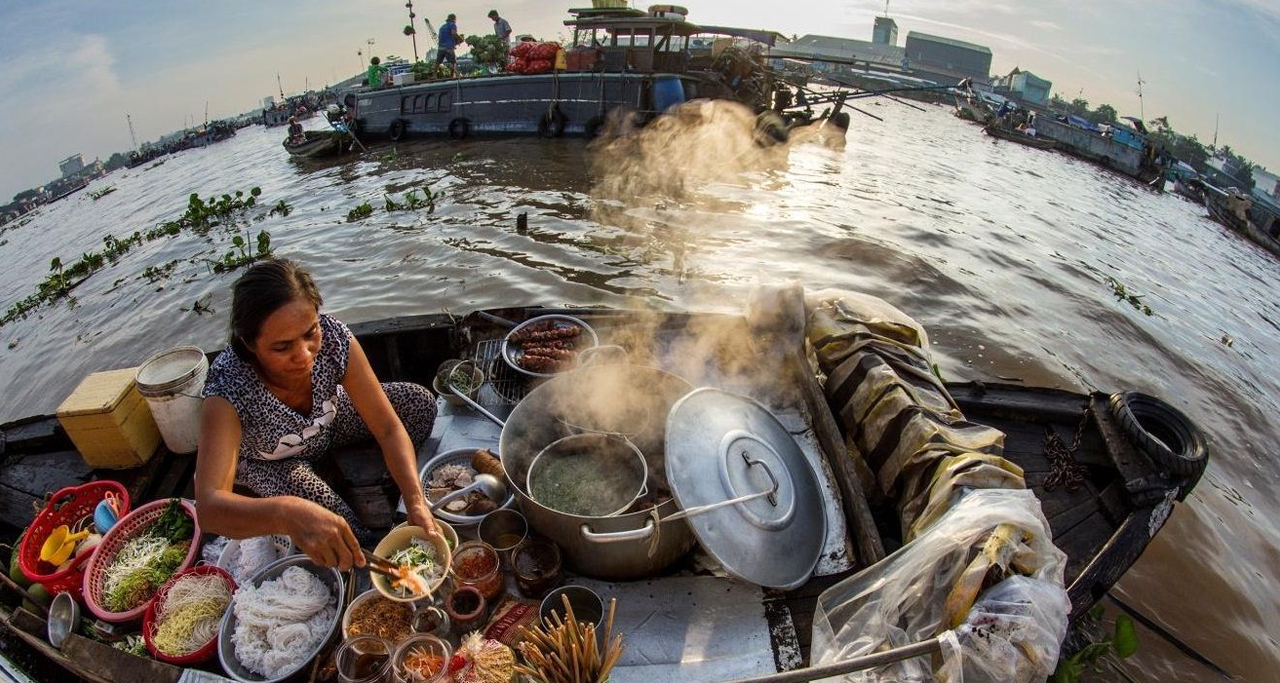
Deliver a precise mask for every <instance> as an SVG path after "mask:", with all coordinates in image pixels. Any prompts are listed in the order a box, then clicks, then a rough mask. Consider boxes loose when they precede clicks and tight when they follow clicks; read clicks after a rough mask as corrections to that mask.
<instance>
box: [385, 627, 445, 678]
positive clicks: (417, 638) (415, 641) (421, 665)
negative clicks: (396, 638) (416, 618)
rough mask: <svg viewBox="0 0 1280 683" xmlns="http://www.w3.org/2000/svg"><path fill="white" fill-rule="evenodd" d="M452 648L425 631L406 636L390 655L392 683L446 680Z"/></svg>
mask: <svg viewBox="0 0 1280 683" xmlns="http://www.w3.org/2000/svg"><path fill="white" fill-rule="evenodd" d="M452 657H453V648H451V647H449V644H448V643H446V642H445V641H443V640H441V639H439V638H437V637H435V636H432V635H427V634H425V633H419V634H417V635H414V636H409V638H408V640H405V641H404V642H403V643H400V647H398V648H396V652H395V654H394V655H392V656H391V674H392V678H391V680H393V681H395V683H444V682H445V681H448V680H449V660H450V659H451V658H452Z"/></svg>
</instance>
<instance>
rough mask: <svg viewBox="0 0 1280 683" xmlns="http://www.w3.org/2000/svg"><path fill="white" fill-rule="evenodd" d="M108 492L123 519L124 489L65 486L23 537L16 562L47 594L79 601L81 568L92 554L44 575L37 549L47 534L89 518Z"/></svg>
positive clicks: (102, 483)
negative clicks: (65, 595)
mask: <svg viewBox="0 0 1280 683" xmlns="http://www.w3.org/2000/svg"><path fill="white" fill-rule="evenodd" d="M108 492H112V493H115V494H117V495H119V496H120V502H121V506H122V509H121V511H120V515H121V516H122V517H123V516H124V515H125V514H126V513H127V512H128V511H129V492H128V491H127V490H126V489H125V487H124V486H122V485H120V484H119V483H118V482H114V481H108V480H102V481H91V482H89V483H87V484H81V485H79V486H68V487H67V488H64V489H61V490H59V491H58V492H57V493H55V494H53V496H52V497H51V498H49V502H48V503H47V504H46V505H45V506H44V509H43V510H41V511H40V514H38V515H36V518H35V521H33V522H32V523H31V527H30V528H28V529H27V533H26V535H25V536H23V537H22V546H21V547H20V548H19V549H18V563H19V565H21V566H22V573H23V574H26V575H27V577H28V578H30V579H31V580H32V581H33V582H35V583H38V584H40V585H42V586H44V589H45V590H47V591H49V594H50V595H55V594H57V593H70V594H71V597H73V598H75V599H76V600H77V601H82V600H83V598H82V596H81V586H82V584H83V579H84V569H85V565H86V564H87V563H88V561H89V559H90V556H91V554H85V555H83V556H81V557H79V558H77V559H75V560H74V561H72V563H71V565H70V566H68V567H67V568H66V569H63V570H62V571H55V572H53V573H52V574H44V573H41V572H40V548H41V547H43V546H44V542H45V540H46V539H48V538H49V534H52V533H53V530H54V529H56V528H58V527H59V526H62V525H63V524H65V525H67V526H74V525H75V524H76V523H77V522H79V521H80V520H82V519H84V518H85V517H89V518H92V517H93V511H94V509H95V508H97V507H98V503H100V502H102V501H103V499H105V498H106V497H107V493H108ZM46 566H48V565H47V564H46Z"/></svg>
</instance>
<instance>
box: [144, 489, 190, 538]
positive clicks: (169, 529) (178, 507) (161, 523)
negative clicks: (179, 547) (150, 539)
mask: <svg viewBox="0 0 1280 683" xmlns="http://www.w3.org/2000/svg"><path fill="white" fill-rule="evenodd" d="M194 532H195V524H194V523H193V522H192V521H191V516H190V515H188V514H187V510H186V508H184V507H183V506H182V500H181V499H179V498H170V499H169V505H167V506H166V507H165V509H164V513H162V514H161V515H160V517H159V519H157V520H156V522H155V524H153V525H152V526H151V529H149V530H148V531H147V533H148V535H151V536H157V537H159V538H163V539H165V540H166V541H169V542H170V543H180V542H182V541H187V540H190V539H191V536H192V534H193V533H194Z"/></svg>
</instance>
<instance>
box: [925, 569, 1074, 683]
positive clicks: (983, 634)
mask: <svg viewBox="0 0 1280 683" xmlns="http://www.w3.org/2000/svg"><path fill="white" fill-rule="evenodd" d="M1070 611H1071V600H1070V599H1069V598H1068V597H1067V592H1066V591H1065V590H1063V588H1062V586H1059V585H1054V584H1052V583H1049V582H1048V581H1040V580H1037V579H1033V578H1030V577H1026V576H1012V577H1009V578H1007V579H1005V580H1004V581H1001V582H1000V583H997V584H996V585H994V586H992V587H991V588H989V589H987V591H986V592H985V593H983V594H982V597H981V598H980V599H979V600H978V602H977V603H975V604H974V606H973V609H972V610H970V611H969V616H968V618H967V619H965V623H964V624H962V625H960V626H959V627H957V628H956V629H955V631H954V632H953V635H951V636H949V637H947V638H944V639H943V652H942V659H943V663H942V666H941V667H939V668H938V671H937V674H938V680H940V681H946V682H947V683H960V682H961V681H964V682H965V683H980V682H981V681H1002V682H1003V681H1009V682H1010V683H1031V682H1032V681H1036V682H1039V681H1043V680H1045V679H1046V678H1048V677H1049V674H1051V673H1053V669H1054V667H1055V666H1056V665H1057V663H1058V649H1059V648H1060V647H1061V645H1062V639H1063V638H1064V637H1066V634H1067V614H1068V612H1070Z"/></svg>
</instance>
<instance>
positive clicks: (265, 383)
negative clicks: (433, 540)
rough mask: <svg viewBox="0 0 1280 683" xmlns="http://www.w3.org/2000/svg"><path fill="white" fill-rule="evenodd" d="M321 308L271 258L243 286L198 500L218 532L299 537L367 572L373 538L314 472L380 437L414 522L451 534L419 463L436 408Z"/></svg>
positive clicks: (214, 390)
mask: <svg viewBox="0 0 1280 683" xmlns="http://www.w3.org/2000/svg"><path fill="white" fill-rule="evenodd" d="M320 304H321V299H320V293H319V292H318V291H317V289H316V286H315V283H314V282H313V281H312V279H311V276H310V275H309V274H308V273H307V272H306V271H305V270H303V269H302V268H300V267H299V266H298V265H296V264H295V263H293V262H291V261H287V260H276V259H272V260H268V261H262V262H259V263H257V264H255V265H254V266H253V267H251V268H250V269H249V270H248V271H246V272H245V273H244V275H242V276H241V277H240V279H239V280H237V281H236V283H235V286H234V290H233V293H232V301H231V344H230V348H228V349H227V350H225V351H223V352H222V353H221V354H219V355H218V357H217V358H216V359H215V360H214V362H213V364H212V365H211V366H210V367H209V375H208V379H207V380H206V383H205V387H204V395H205V399H204V404H203V406H202V407H201V409H200V446H199V451H198V455H197V464H196V480H195V482H196V503H197V507H198V508H199V510H200V526H201V527H202V528H203V529H205V530H206V531H212V532H215V533H219V534H222V535H224V536H228V537H231V538H248V537H251V536H261V535H264V534H288V535H289V537H290V538H292V539H293V543H294V545H295V546H296V547H297V548H298V549H300V550H302V551H303V552H305V553H306V554H307V555H308V556H310V557H311V559H313V560H315V561H316V562H318V563H320V564H323V565H326V566H334V567H338V568H340V569H343V570H346V569H347V568H349V567H351V566H363V565H364V559H363V557H362V555H361V553H360V545H361V544H362V543H365V544H367V543H369V542H371V541H372V540H373V539H372V538H371V534H370V532H369V530H368V529H366V528H364V527H363V526H362V525H361V524H360V521H359V520H358V519H357V518H356V515H355V513H354V512H353V511H352V509H351V507H350V506H349V505H348V504H347V503H346V502H345V501H344V500H342V498H341V497H339V496H338V494H337V493H336V492H334V490H333V488H332V487H331V486H330V485H329V484H328V483H326V482H325V481H324V480H322V479H321V478H320V477H319V476H318V475H317V474H316V472H315V470H314V469H313V468H312V465H313V464H314V463H315V462H316V461H317V460H318V459H320V458H322V457H323V456H324V455H325V454H326V453H327V452H328V451H329V450H330V448H332V447H335V446H341V445H343V444H347V443H351V442H354V441H359V440H362V439H368V438H370V437H372V438H374V439H376V440H377V442H378V445H379V446H380V447H381V448H382V454H383V458H384V460H385V461H386V464H387V469H388V470H389V471H390V472H391V477H392V479H394V480H395V483H396V486H397V487H398V488H399V489H400V492H401V494H402V495H403V497H404V501H405V508H406V510H407V511H408V515H409V522H410V523H411V524H416V525H418V526H421V527H423V528H425V529H427V531H428V532H429V533H431V534H436V533H439V531H438V529H437V527H436V524H435V520H434V519H433V518H432V516H431V511H430V509H429V508H428V507H427V504H426V500H425V497H424V496H423V492H422V485H421V483H420V482H419V480H418V473H417V467H416V460H415V455H414V454H415V448H416V446H417V445H419V444H421V443H422V442H423V441H424V440H425V439H426V438H427V436H429V435H430V433H431V427H432V424H433V423H434V421H435V417H436V404H435V398H434V397H433V396H432V395H431V393H430V392H428V391H427V390H426V389H424V388H423V387H421V386H418V385H416V384H409V383H402V382H393V383H387V384H379V383H378V379H377V377H376V376H374V374H373V369H372V368H371V367H370V365H369V360H368V358H367V357H366V356H365V354H364V350H363V349H361V348H360V343H359V342H357V341H356V339H355V338H354V337H353V336H352V335H351V331H350V330H348V329H347V326H346V325H343V324H342V323H341V322H339V321H337V320H336V319H334V318H332V317H330V316H329V315H326V314H323V313H320ZM233 484H241V485H243V486H246V487H248V488H249V489H250V490H252V491H253V492H254V493H255V494H257V496H259V497H257V498H254V497H250V496H245V495H240V494H238V493H236V492H233V491H232V485H233Z"/></svg>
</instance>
